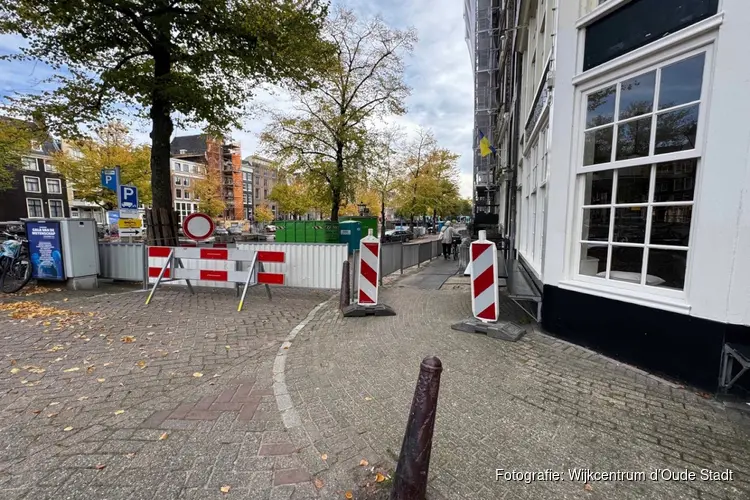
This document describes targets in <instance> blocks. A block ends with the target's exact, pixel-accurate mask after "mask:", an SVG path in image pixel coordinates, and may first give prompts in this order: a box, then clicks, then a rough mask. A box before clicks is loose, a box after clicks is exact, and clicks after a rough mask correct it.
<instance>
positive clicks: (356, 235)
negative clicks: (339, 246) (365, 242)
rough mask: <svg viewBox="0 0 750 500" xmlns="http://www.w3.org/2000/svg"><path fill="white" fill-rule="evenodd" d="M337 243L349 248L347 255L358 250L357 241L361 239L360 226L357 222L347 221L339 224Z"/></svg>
mask: <svg viewBox="0 0 750 500" xmlns="http://www.w3.org/2000/svg"><path fill="white" fill-rule="evenodd" d="M339 228H340V231H339V234H340V238H339V243H346V244H347V245H348V246H349V255H351V254H353V253H354V250H358V249H359V240H361V239H362V224H360V223H359V222H358V221H354V220H347V221H342V222H340V223H339Z"/></svg>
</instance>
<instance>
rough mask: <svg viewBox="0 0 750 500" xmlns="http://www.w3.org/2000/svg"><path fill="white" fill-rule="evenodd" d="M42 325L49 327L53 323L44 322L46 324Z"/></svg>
mask: <svg viewBox="0 0 750 500" xmlns="http://www.w3.org/2000/svg"><path fill="white" fill-rule="evenodd" d="M42 324H43V325H44V326H49V325H51V324H52V323H51V322H50V321H45V322H44V323H42Z"/></svg>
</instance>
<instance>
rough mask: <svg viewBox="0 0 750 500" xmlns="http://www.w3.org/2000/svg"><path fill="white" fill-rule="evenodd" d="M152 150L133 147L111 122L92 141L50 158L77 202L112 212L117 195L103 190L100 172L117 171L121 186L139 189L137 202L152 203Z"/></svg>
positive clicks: (124, 129)
mask: <svg viewBox="0 0 750 500" xmlns="http://www.w3.org/2000/svg"><path fill="white" fill-rule="evenodd" d="M150 157H151V148H149V147H148V146H144V145H136V144H135V142H134V141H133V139H132V138H131V137H130V136H129V135H128V129H127V127H125V126H124V125H123V124H121V123H118V122H113V123H110V124H108V125H105V126H104V127H100V128H99V129H97V131H96V136H95V137H93V138H81V139H77V140H75V141H73V142H72V143H70V145H69V146H66V147H65V148H64V150H63V151H62V152H60V153H57V154H55V155H54V156H53V161H54V163H55V166H56V167H57V170H58V172H60V173H61V174H62V175H63V176H65V179H66V180H67V181H68V185H69V186H71V187H73V188H74V189H75V192H76V197H77V198H78V199H80V200H85V201H90V202H92V203H96V204H98V205H99V206H101V207H102V208H105V209H107V210H112V209H113V208H115V207H116V206H117V193H115V192H114V191H110V190H109V189H106V188H104V187H102V185H101V171H102V169H104V168H115V167H120V182H121V183H122V184H129V185H133V186H136V187H137V188H138V195H139V198H140V202H141V203H144V204H149V203H151V184H150V181H151V163H150Z"/></svg>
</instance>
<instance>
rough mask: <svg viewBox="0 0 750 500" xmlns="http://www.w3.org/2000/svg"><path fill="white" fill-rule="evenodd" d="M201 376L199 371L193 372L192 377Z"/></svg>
mask: <svg viewBox="0 0 750 500" xmlns="http://www.w3.org/2000/svg"><path fill="white" fill-rule="evenodd" d="M202 376H203V374H202V373H201V372H195V373H193V377H195V378H201V377H202Z"/></svg>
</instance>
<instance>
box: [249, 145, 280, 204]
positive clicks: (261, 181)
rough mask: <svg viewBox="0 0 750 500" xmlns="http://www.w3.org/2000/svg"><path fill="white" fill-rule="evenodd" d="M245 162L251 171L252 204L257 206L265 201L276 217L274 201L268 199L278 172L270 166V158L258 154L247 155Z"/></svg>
mask: <svg viewBox="0 0 750 500" xmlns="http://www.w3.org/2000/svg"><path fill="white" fill-rule="evenodd" d="M245 163H246V164H249V165H250V167H251V168H252V171H253V182H252V188H253V205H254V206H255V207H258V206H259V205H262V204H264V203H266V204H268V206H269V207H270V208H271V211H272V212H273V216H274V217H277V216H278V210H277V206H276V203H274V202H273V201H271V200H269V199H268V197H269V196H270V195H271V191H272V190H273V187H274V186H275V185H276V183H277V182H278V180H279V176H278V172H277V171H276V169H275V168H273V167H272V165H271V160H268V159H266V158H262V157H260V156H248V157H247V158H245Z"/></svg>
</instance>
